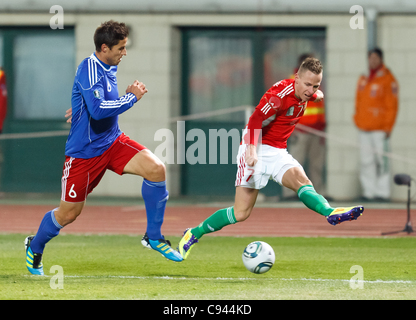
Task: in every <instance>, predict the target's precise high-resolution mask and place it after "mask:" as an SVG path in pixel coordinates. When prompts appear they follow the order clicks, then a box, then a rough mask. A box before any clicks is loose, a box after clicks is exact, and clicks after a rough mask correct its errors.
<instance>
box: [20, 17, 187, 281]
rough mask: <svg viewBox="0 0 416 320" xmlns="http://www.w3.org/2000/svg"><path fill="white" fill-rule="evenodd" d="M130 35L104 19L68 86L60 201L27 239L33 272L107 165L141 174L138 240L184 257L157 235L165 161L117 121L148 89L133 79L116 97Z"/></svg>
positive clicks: (172, 256)
mask: <svg viewBox="0 0 416 320" xmlns="http://www.w3.org/2000/svg"><path fill="white" fill-rule="evenodd" d="M128 35H129V30H128V28H127V26H126V25H125V24H124V23H118V22H115V21H112V20H111V21H107V22H104V23H102V24H101V26H99V27H98V28H97V29H96V31H95V34H94V43H95V49H96V51H95V53H93V54H92V55H91V56H90V57H88V58H86V59H84V60H83V61H82V62H81V64H80V65H79V66H78V69H77V72H76V75H75V80H74V85H73V88H72V103H71V105H72V110H71V111H72V118H71V122H72V124H71V130H70V132H69V135H68V140H67V142H66V146H65V157H66V159H65V163H64V166H63V175H62V195H61V202H60V205H59V207H58V208H55V209H53V210H51V211H49V212H47V213H46V214H45V216H44V217H43V219H42V221H41V223H40V226H39V229H38V232H37V233H36V235H35V236H29V237H27V238H26V240H25V248H26V267H27V269H28V270H29V272H30V273H32V274H37V275H43V274H44V273H43V265H42V254H43V251H44V248H45V245H46V243H47V242H48V241H50V240H51V239H52V238H54V237H56V236H57V235H58V234H59V231H60V230H61V228H63V227H65V226H66V225H68V224H70V223H72V222H73V221H74V220H75V219H76V218H77V217H78V215H79V214H80V213H81V211H82V209H83V207H84V204H85V200H86V198H87V195H88V194H89V193H90V192H91V191H92V190H93V189H94V188H95V187H96V186H97V185H98V183H99V182H100V180H101V178H102V177H103V175H104V173H105V171H106V170H107V169H110V170H112V171H114V172H116V173H117V174H119V175H122V174H134V175H139V176H141V177H143V178H144V180H143V184H142V196H143V200H144V202H145V207H146V214H147V229H146V234H145V235H144V237H143V239H142V244H143V245H144V246H145V247H148V248H151V249H154V250H156V251H158V252H160V253H161V254H162V255H163V256H165V257H166V258H167V259H170V260H173V261H177V262H178V261H182V257H181V255H180V254H179V253H178V252H177V251H175V250H173V249H172V248H171V246H170V243H169V241H168V240H165V239H164V237H163V236H162V234H161V227H162V223H163V218H164V213H165V207H166V202H167V200H168V197H169V192H168V191H167V190H166V181H165V179H166V177H165V176H166V168H165V165H164V164H163V163H162V162H161V161H160V160H159V159H158V158H157V157H156V156H155V155H154V154H153V153H152V152H151V151H150V150H148V149H147V148H146V147H144V146H143V145H141V144H139V143H137V142H135V141H133V140H131V139H130V138H129V137H128V136H127V135H125V134H124V133H122V131H121V130H120V128H119V125H118V115H119V114H121V113H123V112H125V111H127V110H129V109H130V108H131V107H133V105H134V104H135V103H136V102H137V101H139V100H140V99H141V98H142V97H143V95H144V94H145V93H146V92H147V89H146V86H145V85H144V84H143V83H142V82H139V81H138V80H135V81H134V83H133V84H131V85H129V86H128V87H127V90H126V94H125V95H123V96H121V97H119V94H118V88H117V78H116V73H117V65H118V64H119V63H120V61H121V60H122V58H123V56H125V55H126V54H127V51H126V43H127V39H128Z"/></svg>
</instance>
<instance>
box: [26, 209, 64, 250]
mask: <svg viewBox="0 0 416 320" xmlns="http://www.w3.org/2000/svg"><path fill="white" fill-rule="evenodd" d="M54 211H55V210H51V211H49V212H47V213H46V214H45V216H44V217H43V219H42V222H41V223H40V226H39V229H38V232H37V233H36V236H35V238H34V239H33V240H32V242H31V243H30V248H31V249H32V252H33V253H43V249H45V245H46V243H47V242H48V241H49V240H51V239H52V238H54V237H56V236H57V235H58V234H59V231H60V230H61V229H62V226H61V225H60V224H59V223H58V222H57V221H56V219H55V213H54Z"/></svg>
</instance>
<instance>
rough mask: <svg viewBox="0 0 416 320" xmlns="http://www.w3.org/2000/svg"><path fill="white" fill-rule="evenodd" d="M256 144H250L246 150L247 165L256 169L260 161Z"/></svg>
mask: <svg viewBox="0 0 416 320" xmlns="http://www.w3.org/2000/svg"><path fill="white" fill-rule="evenodd" d="M256 148H257V147H256V146H255V145H254V144H249V145H248V146H247V149H246V159H245V160H246V163H247V165H248V166H249V167H254V166H255V165H256V163H257V161H258V158H257V150H256Z"/></svg>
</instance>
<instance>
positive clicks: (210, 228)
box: [191, 207, 237, 239]
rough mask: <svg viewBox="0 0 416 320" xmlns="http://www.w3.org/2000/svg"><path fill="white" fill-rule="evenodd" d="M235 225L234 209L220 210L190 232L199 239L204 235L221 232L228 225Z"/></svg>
mask: <svg viewBox="0 0 416 320" xmlns="http://www.w3.org/2000/svg"><path fill="white" fill-rule="evenodd" d="M234 223H237V220H236V218H235V215H234V207H229V208H225V209H220V210H218V211H217V212H215V213H214V214H213V215H211V216H210V217H208V218H207V219H206V220H205V221H203V222H202V223H201V224H200V225H199V226H197V227H196V228H193V229H192V230H191V232H192V234H193V235H194V236H195V237H196V238H197V239H200V238H201V237H202V236H203V235H204V234H207V233H211V232H215V231H218V230H221V229H222V228H224V227H225V226H228V225H229V224H234Z"/></svg>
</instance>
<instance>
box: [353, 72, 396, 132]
mask: <svg viewBox="0 0 416 320" xmlns="http://www.w3.org/2000/svg"><path fill="white" fill-rule="evenodd" d="M398 89H399V85H398V83H397V81H396V79H395V78H394V76H393V74H392V73H391V72H390V70H389V69H387V68H386V67H385V66H384V65H383V66H382V67H381V68H380V69H379V70H378V71H377V72H376V73H375V75H374V76H373V77H372V78H371V79H370V78H369V77H368V76H365V75H362V76H361V77H360V78H359V79H358V84H357V94H356V99H355V115H354V121H355V124H356V126H357V127H358V128H359V129H360V130H363V131H373V130H383V131H386V132H388V133H390V132H391V130H392V129H393V125H394V122H395V120H396V115H397V109H398V97H397V92H398Z"/></svg>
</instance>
